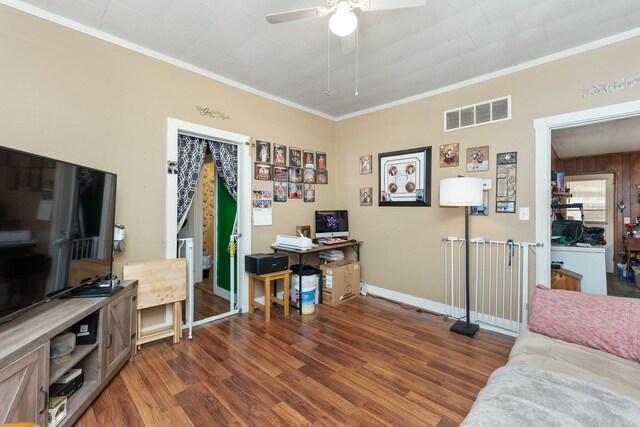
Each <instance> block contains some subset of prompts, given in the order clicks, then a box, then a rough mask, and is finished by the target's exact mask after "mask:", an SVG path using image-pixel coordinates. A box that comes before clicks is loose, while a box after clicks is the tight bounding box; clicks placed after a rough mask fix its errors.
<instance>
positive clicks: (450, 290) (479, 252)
mask: <svg viewBox="0 0 640 427" xmlns="http://www.w3.org/2000/svg"><path fill="white" fill-rule="evenodd" d="M442 241H443V242H444V260H445V262H444V280H445V286H444V289H445V291H444V292H445V295H444V305H445V313H444V314H445V317H452V318H462V317H464V316H465V314H466V295H465V284H464V280H465V279H464V277H465V262H464V239H462V238H458V237H447V238H444V239H442ZM539 246H541V244H539V243H517V242H513V241H511V240H507V241H505V242H499V241H494V240H482V239H471V241H470V246H469V304H470V311H471V319H470V320H471V322H473V323H478V324H480V325H481V326H482V327H484V328H485V329H490V330H494V331H498V332H502V333H506V334H508V335H514V336H516V335H518V334H519V333H520V332H521V331H522V330H523V329H526V327H527V318H528V300H529V284H530V283H531V281H532V280H533V281H535V283H537V278H536V277H531V276H532V275H533V276H535V274H536V266H535V263H536V248H537V247H539ZM530 255H532V256H530Z"/></svg>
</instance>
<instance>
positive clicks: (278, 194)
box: [273, 182, 287, 202]
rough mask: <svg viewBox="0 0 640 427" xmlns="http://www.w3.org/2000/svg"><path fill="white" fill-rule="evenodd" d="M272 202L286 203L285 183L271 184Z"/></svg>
mask: <svg viewBox="0 0 640 427" xmlns="http://www.w3.org/2000/svg"><path fill="white" fill-rule="evenodd" d="M273 201H274V202H286V201H287V183H286V182H274V183H273Z"/></svg>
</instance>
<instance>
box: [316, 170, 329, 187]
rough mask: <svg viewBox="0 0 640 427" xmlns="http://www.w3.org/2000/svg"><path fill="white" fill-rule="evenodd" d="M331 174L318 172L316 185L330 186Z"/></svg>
mask: <svg viewBox="0 0 640 427" xmlns="http://www.w3.org/2000/svg"><path fill="white" fill-rule="evenodd" d="M328 183H329V172H328V171H316V184H328Z"/></svg>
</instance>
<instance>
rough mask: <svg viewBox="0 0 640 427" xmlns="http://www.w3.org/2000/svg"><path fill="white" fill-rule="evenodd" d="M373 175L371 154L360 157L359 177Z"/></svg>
mask: <svg viewBox="0 0 640 427" xmlns="http://www.w3.org/2000/svg"><path fill="white" fill-rule="evenodd" d="M369 173H373V156H372V155H371V154H365V155H364V156H360V175H366V174H369Z"/></svg>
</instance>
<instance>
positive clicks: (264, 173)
mask: <svg viewBox="0 0 640 427" xmlns="http://www.w3.org/2000/svg"><path fill="white" fill-rule="evenodd" d="M255 178H256V179H258V180H261V181H270V180H271V165H265V164H262V163H256V168H255Z"/></svg>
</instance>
